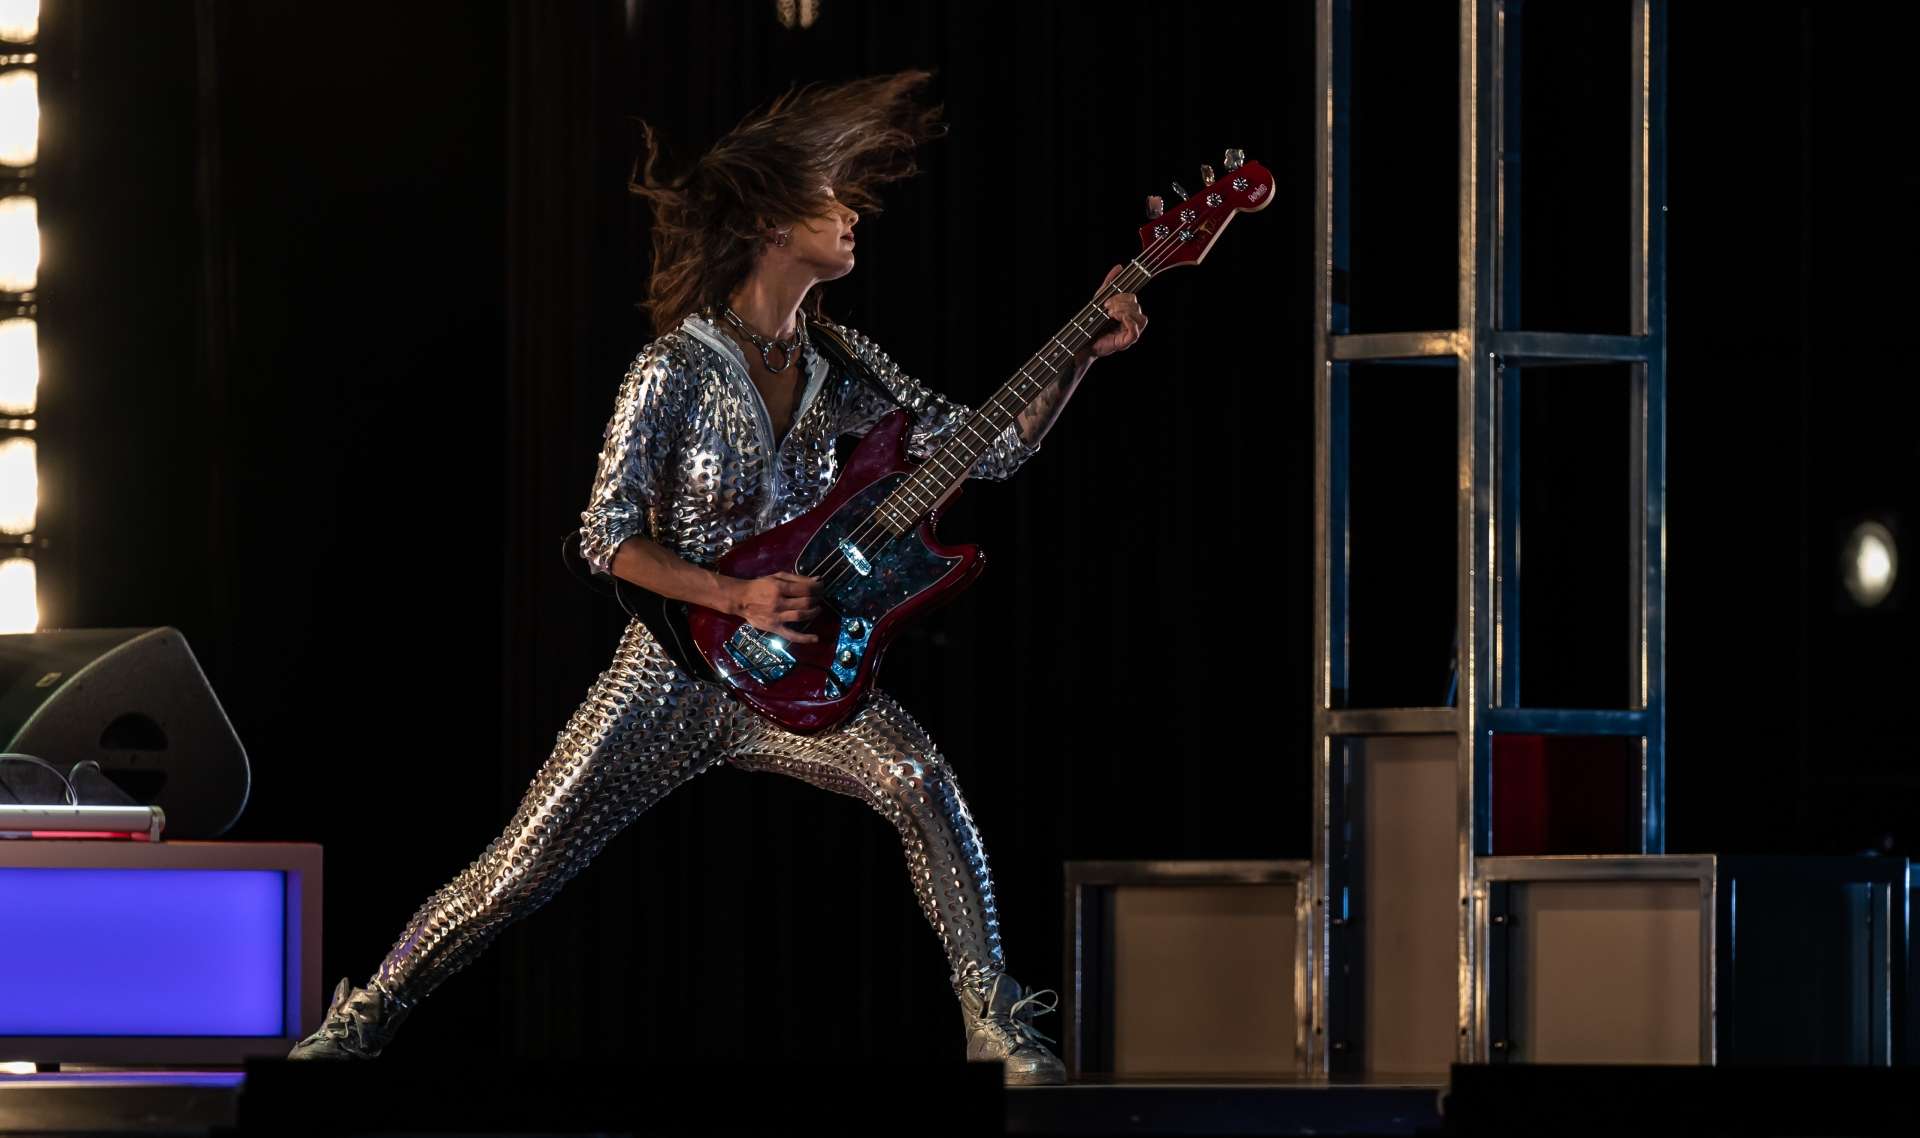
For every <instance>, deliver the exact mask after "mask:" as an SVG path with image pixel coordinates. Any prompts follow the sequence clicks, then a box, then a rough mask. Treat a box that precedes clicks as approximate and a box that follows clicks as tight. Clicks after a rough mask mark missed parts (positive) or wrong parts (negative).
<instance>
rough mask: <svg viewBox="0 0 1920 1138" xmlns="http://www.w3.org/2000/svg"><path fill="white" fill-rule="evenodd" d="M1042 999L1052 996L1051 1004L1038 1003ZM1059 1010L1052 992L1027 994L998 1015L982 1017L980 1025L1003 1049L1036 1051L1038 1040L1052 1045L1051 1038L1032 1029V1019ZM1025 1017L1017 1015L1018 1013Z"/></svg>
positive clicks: (1058, 995) (1057, 998)
mask: <svg viewBox="0 0 1920 1138" xmlns="http://www.w3.org/2000/svg"><path fill="white" fill-rule="evenodd" d="M1045 996H1052V997H1053V1001H1052V1002H1051V1003H1042V1002H1041V999H1042V997H1045ZM1059 1006H1060V994H1059V993H1058V992H1056V991H1054V990H1053V989H1052V988H1042V989H1040V990H1039V991H1038V992H1029V993H1028V994H1026V995H1024V996H1022V997H1020V998H1019V999H1017V1000H1015V1001H1014V1002H1013V1006H1012V1007H1010V1008H1008V1009H1007V1010H1006V1012H1005V1013H1004V1014H1002V1015H993V1014H988V1015H983V1016H981V1017H980V1022H981V1023H982V1024H984V1025H986V1027H987V1028H988V1029H989V1030H990V1031H991V1032H992V1034H993V1037H994V1038H995V1039H996V1040H998V1041H999V1042H1000V1043H1001V1044H1003V1045H1005V1046H1006V1047H1007V1049H1008V1050H1009V1051H1018V1050H1020V1048H1022V1047H1038V1046H1040V1043H1041V1041H1042V1040H1044V1041H1046V1042H1048V1043H1052V1042H1054V1038H1053V1036H1051V1035H1048V1034H1046V1033H1045V1032H1043V1031H1041V1030H1040V1029H1039V1028H1037V1027H1035V1026H1033V1022H1032V1020H1033V1017H1034V1016H1036V1015H1045V1014H1046V1013H1048V1012H1051V1011H1055V1010H1057V1009H1058V1008H1059ZM1023 1011H1024V1012H1026V1015H1024V1016H1023V1015H1021V1014H1020V1013H1021V1012H1023Z"/></svg>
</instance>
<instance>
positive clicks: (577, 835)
mask: <svg viewBox="0 0 1920 1138" xmlns="http://www.w3.org/2000/svg"><path fill="white" fill-rule="evenodd" d="M720 761H725V762H729V763H731V764H733V765H734V766H736V767H740V768H743V769H747V770H765V771H777V772H779V773H781V774H787V775H792V776H793V777H795V778H800V779H804V780H806V781H807V782H810V783H813V784H814V785H816V786H821V787H825V788H826V789H828V790H834V791H838V792H840V793H842V794H846V795H849V796H851V797H854V798H858V799H860V800H861V801H863V802H865V803H867V804H868V805H870V806H872V807H874V808H875V809H877V810H879V811H880V813H881V814H883V815H885V816H886V818H887V819H888V821H890V822H892V823H893V825H894V827H895V828H896V829H897V830H899V832H900V837H901V840H902V841H903V842H904V843H905V846H906V854H907V869H908V872H909V874H910V875H911V877H912V882H913V887H914V892H915V893H916V894H917V895H918V897H919V900H920V908H921V910H922V911H923V912H924V913H925V914H926V916H927V920H928V921H929V922H931V923H932V925H933V927H934V930H935V931H936V932H937V933H939V935H940V939H941V942H942V944H943V946H944V947H945V949H946V953H947V960H948V963H949V964H950V966H951V968H952V981H953V984H954V989H955V991H956V993H957V992H960V991H962V990H964V989H973V990H976V991H978V990H982V989H984V987H985V985H986V983H987V981H988V980H989V979H990V978H991V977H992V976H994V975H996V974H998V973H1000V972H1001V971H1002V970H1003V968H1004V959H1003V957H1002V955H1001V950H1000V922H999V918H998V914H997V912H996V910H995V907H994V900H993V884H992V880H991V878H990V877H989V875H988V872H987V858H986V853H985V851H984V850H983V849H982V848H981V844H980V834H979V830H978V829H977V828H976V827H975V826H974V822H973V816H972V815H971V814H970V813H969V812H968V810H967V804H966V802H965V800H964V799H962V798H961V796H960V788H959V786H958V785H957V784H956V783H955V781H954V778H953V772H952V771H951V770H950V769H949V768H948V767H947V763H946V760H944V759H943V758H941V757H940V755H939V753H938V751H936V750H935V748H934V745H933V741H932V740H931V739H929V738H928V737H927V735H926V732H925V731H923V730H922V729H921V728H920V726H919V724H917V723H915V722H914V721H913V720H912V719H911V718H910V717H909V716H908V715H907V713H906V712H905V711H903V710H902V709H901V708H900V705H899V704H897V703H895V702H894V701H893V700H892V699H891V698H890V697H888V696H887V695H885V694H884V693H881V692H875V693H874V694H873V696H872V697H871V698H870V699H869V700H868V701H867V704H866V705H865V707H863V708H862V709H861V710H860V712H859V713H858V714H856V715H855V716H854V717H853V718H852V719H850V720H848V721H847V722H846V723H845V724H843V725H842V726H840V727H838V728H836V729H835V730H833V731H830V732H823V733H821V734H818V735H810V736H808V735H796V734H793V733H792V732H789V731H787V730H785V729H783V728H781V727H779V726H777V725H775V724H773V723H771V722H770V721H768V720H766V719H764V718H762V717H761V716H759V715H758V714H756V713H754V712H753V711H752V710H750V709H749V708H747V707H746V706H745V705H744V704H742V703H740V702H739V701H737V700H735V699H734V698H732V696H730V695H729V694H728V693H727V692H726V691H725V689H723V688H722V687H720V686H719V685H717V684H713V683H709V682H706V681H703V680H698V679H695V678H694V677H692V676H689V675H688V674H687V673H686V672H685V671H684V670H683V669H681V668H680V667H679V665H678V664H676V663H675V662H674V661H673V659H672V658H671V657H669V656H668V655H667V654H666V652H665V651H664V650H663V649H662V648H661V647H660V645H659V643H658V642H657V641H656V640H655V639H654V637H653V635H652V633H650V632H649V631H648V630H647V627H646V626H645V625H644V624H642V623H641V622H640V621H638V620H635V621H632V622H630V623H629V624H628V626H627V631H626V635H625V636H624V637H623V638H622V640H621V643H620V648H619V651H618V652H616V653H615V655H614V659H613V663H612V665H610V666H609V667H608V668H607V670H606V671H605V672H602V673H601V675H600V678H599V680H598V681H597V682H595V684H594V686H593V689H592V691H591V692H590V693H589V694H588V696H587V700H586V702H585V703H583V704H581V705H580V708H579V710H577V711H575V712H574V713H573V716H572V718H571V719H570V720H569V721H568V723H567V725H566V727H565V729H563V730H562V731H561V732H560V736H559V739H558V740H557V741H556V743H555V746H554V749H553V754H552V755H551V756H550V757H549V758H548V759H547V761H546V763H545V764H544V765H543V766H542V767H541V768H540V770H539V772H538V773H537V774H535V775H534V778H533V782H532V784H531V785H530V786H529V787H528V789H527V792H526V794H525V795H524V796H523V797H522V798H521V800H520V805H519V808H518V809H516V810H515V811H514V814H513V818H512V820H511V821H509V822H508V823H507V826H506V829H505V830H503V831H502V832H501V834H500V836H499V837H497V838H495V839H494V840H493V841H492V842H491V843H490V844H489V845H488V846H487V848H486V850H485V851H484V852H483V853H481V855H480V856H479V857H478V858H477V859H475V860H474V862H473V864H471V865H469V866H467V868H466V869H464V870H462V871H461V872H460V873H459V874H458V875H457V876H455V877H454V879H453V880H452V881H450V882H448V883H447V884H446V885H444V886H442V887H441V888H440V889H439V890H438V891H437V892H435V893H434V894H433V896H431V897H429V898H428V899H427V901H426V903H425V904H423V905H421V906H420V909H419V911H417V912H416V913H414V915H413V919H412V920H411V921H410V922H408V924H407V928H406V931H405V932H404V933H402V934H401V936H400V939H399V940H398V941H397V942H396V943H395V945H394V947H393V951H391V952H390V953H388V954H387V958H386V959H385V960H384V961H382V962H381V964H380V967H379V970H378V971H377V972H376V973H375V976H374V979H373V983H374V984H375V985H377V986H378V987H380V988H381V989H382V990H384V991H385V992H386V993H387V995H388V996H389V997H390V998H391V999H393V1000H394V1001H396V1002H397V1003H398V1004H399V1006H401V1007H402V1008H407V1007H411V1006H413V1005H414V1004H416V1003H418V1002H419V1001H420V1000H421V999H422V998H424V997H425V996H426V995H427V993H429V992H431V991H432V990H433V989H434V988H436V987H438V986H439V985H440V983H441V982H442V981H444V980H445V979H446V978H447V977H448V976H451V975H452V974H453V973H455V972H457V971H459V970H460V969H461V968H463V967H465V966H466V965H467V964H468V963H469V962H471V961H472V960H473V958H474V957H476V956H478V955H479V954H480V952H481V951H482V950H483V949H484V948H486V946H487V945H488V944H489V943H490V942H491V941H492V940H493V938H494V937H495V936H496V935H498V933H499V932H500V930H501V929H503V928H505V927H506V926H507V925H509V924H511V923H512V922H514V921H516V920H518V919H520V918H521V917H524V916H526V915H527V914H528V913H531V912H533V911H534V910H535V909H538V908H539V907H540V906H541V905H543V904H545V903H546V902H547V901H548V900H549V899H551V898H552V897H553V895H554V894H555V893H556V892H558V891H559V889H560V887H561V886H562V885H564V884H565V883H566V882H567V880H568V879H570V878H571V877H573V875H574V874H576V873H578V872H580V870H581V869H583V868H585V867H586V864H587V863H588V862H589V861H591V860H592V859H593V856H594V855H595V854H597V853H599V852H600V848H601V847H602V846H604V845H606V844H607V842H608V840H609V839H611V838H612V837H613V836H614V835H615V834H617V833H619V832H620V831H621V830H622V829H623V828H625V827H626V825H627V823H629V822H631V821H633V820H634V819H635V818H637V817H639V815H640V814H641V812H642V811H644V810H646V809H647V808H648V807H649V806H652V805H653V804H654V803H656V802H658V801H660V799H662V798H664V797H666V795H667V793H668V792H669V791H671V790H673V789H674V788H675V787H677V786H679V785H680V784H682V783H684V782H686V781H687V780H688V779H690V778H692V777H693V776H694V775H697V774H699V773H700V772H702V771H704V770H706V769H707V768H709V767H711V766H712V765H713V764H714V763H716V762H720Z"/></svg>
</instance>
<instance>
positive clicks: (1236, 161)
mask: <svg viewBox="0 0 1920 1138" xmlns="http://www.w3.org/2000/svg"><path fill="white" fill-rule="evenodd" d="M1246 162H1247V152H1246V151H1244V150H1232V149H1229V150H1228V151H1227V157H1226V161H1224V162H1222V163H1221V165H1223V166H1225V167H1226V168H1227V169H1228V170H1238V169H1239V168H1240V167H1242V166H1244V165H1246Z"/></svg>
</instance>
